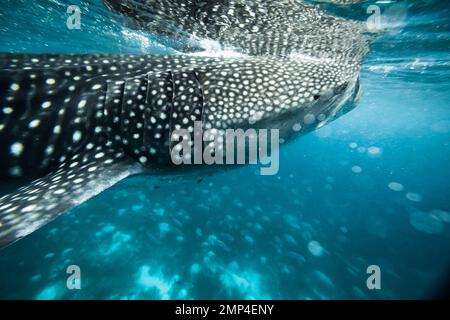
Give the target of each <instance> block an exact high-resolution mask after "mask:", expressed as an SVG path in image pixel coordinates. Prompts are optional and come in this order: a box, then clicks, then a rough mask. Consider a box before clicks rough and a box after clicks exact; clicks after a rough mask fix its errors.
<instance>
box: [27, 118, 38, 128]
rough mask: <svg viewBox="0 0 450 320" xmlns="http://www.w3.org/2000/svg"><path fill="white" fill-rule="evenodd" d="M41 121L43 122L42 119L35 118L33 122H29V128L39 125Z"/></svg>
mask: <svg viewBox="0 0 450 320" xmlns="http://www.w3.org/2000/svg"><path fill="white" fill-rule="evenodd" d="M40 123H41V121H40V120H38V119H35V120H33V121H31V122H30V123H29V124H28V127H29V128H36V127H37V126H39V124H40Z"/></svg>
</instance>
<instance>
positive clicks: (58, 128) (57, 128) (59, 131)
mask: <svg viewBox="0 0 450 320" xmlns="http://www.w3.org/2000/svg"><path fill="white" fill-rule="evenodd" d="M53 133H55V134H58V133H61V126H60V125H57V126H55V127H54V128H53Z"/></svg>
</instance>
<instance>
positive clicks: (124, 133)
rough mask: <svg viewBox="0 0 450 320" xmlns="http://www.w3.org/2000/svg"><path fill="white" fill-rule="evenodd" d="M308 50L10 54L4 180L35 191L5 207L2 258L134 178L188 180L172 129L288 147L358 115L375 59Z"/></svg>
mask: <svg viewBox="0 0 450 320" xmlns="http://www.w3.org/2000/svg"><path fill="white" fill-rule="evenodd" d="M123 2H124V3H126V1H123ZM167 2H168V1H167ZM180 25H181V24H180ZM345 30H347V29H345V28H344V31H345ZM187 31H189V32H192V30H187ZM327 43H328V42H325V44H322V45H321V47H323V46H325V47H326V45H327ZM243 48H248V47H247V46H243ZM310 49H311V48H309V47H308V48H307V49H306V50H305V51H302V52H297V53H296V54H292V53H293V52H291V54H289V55H288V56H284V55H278V54H276V55H274V54H267V55H266V54H260V55H259V54H258V55H255V54H254V53H255V52H252V51H248V52H243V53H242V55H239V56H237V57H236V56H228V55H226V56H205V55H203V54H195V53H189V54H187V53H180V54H175V55H168V56H162V55H114V54H86V55H83V54H14V53H2V54H0V93H1V94H0V108H1V109H0V152H1V154H2V156H1V157H0V177H1V178H2V180H6V179H8V181H10V179H16V180H17V179H23V180H24V181H25V182H24V185H23V186H21V187H20V188H18V189H16V190H13V191H12V192H11V193H8V194H6V195H4V196H3V197H1V198H0V248H3V247H6V246H8V245H10V244H12V243H14V242H15V241H17V240H19V239H21V238H23V237H25V236H26V235H28V234H30V233H32V232H33V231H35V230H37V229H38V228H40V227H42V226H43V225H45V224H47V223H48V222H50V221H52V220H53V219H55V218H57V217H58V216H60V215H61V214H63V213H64V212H67V211H68V210H70V209H71V208H73V207H75V206H77V205H79V204H81V203H83V202H85V201H87V200H88V199H90V198H92V197H94V196H95V195H97V194H98V193H100V192H102V191H103V190H105V189H107V188H109V187H111V186H112V185H114V184H115V183H117V182H118V181H120V180H122V179H125V178H126V177H129V176H132V175H137V174H171V173H173V172H175V171H179V170H180V169H179V167H178V166H176V165H175V164H174V163H173V162H172V161H171V157H170V147H171V139H170V138H171V136H172V133H173V132H174V130H179V129H185V130H187V131H188V132H192V129H193V127H194V123H201V126H202V128H205V129H211V128H216V129H218V130H226V129H229V128H242V129H246V128H267V129H271V128H273V129H277V130H279V131H280V139H283V140H286V141H287V140H292V138H293V137H295V136H298V135H302V134H305V133H307V132H309V131H311V130H314V129H316V128H318V127H321V126H322V125H324V124H326V123H327V122H329V121H331V120H333V119H335V118H337V117H338V116H340V115H342V114H343V113H345V112H348V111H349V110H351V109H352V108H353V107H354V106H355V102H356V101H357V99H358V97H359V95H360V84H359V70H360V59H361V56H360V53H361V52H364V51H365V50H366V49H365V48H363V49H360V48H357V49H355V52H358V54H356V55H345V54H343V52H342V51H341V52H340V53H339V52H337V51H335V52H332V56H334V57H335V59H331V58H318V57H317V56H316V55H309V54H308V53H309V52H311V50H310ZM357 56H358V58H356V57H357ZM344 57H345V59H344ZM255 115H257V116H255ZM197 167H198V166H184V167H183V169H182V170H184V169H185V170H193V169H196V168H197Z"/></svg>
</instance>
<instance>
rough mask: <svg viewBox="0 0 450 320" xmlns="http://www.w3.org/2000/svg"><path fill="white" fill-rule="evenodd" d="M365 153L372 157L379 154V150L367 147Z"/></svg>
mask: <svg viewBox="0 0 450 320" xmlns="http://www.w3.org/2000/svg"><path fill="white" fill-rule="evenodd" d="M367 153H368V154H370V155H373V156H376V155H379V154H381V148H378V147H369V148H368V149H367Z"/></svg>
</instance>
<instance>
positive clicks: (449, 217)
mask: <svg viewBox="0 0 450 320" xmlns="http://www.w3.org/2000/svg"><path fill="white" fill-rule="evenodd" d="M430 214H431V215H432V216H433V217H434V218H435V219H437V220H439V221H442V222H446V223H450V212H447V211H444V210H432V211H431V212H430Z"/></svg>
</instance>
